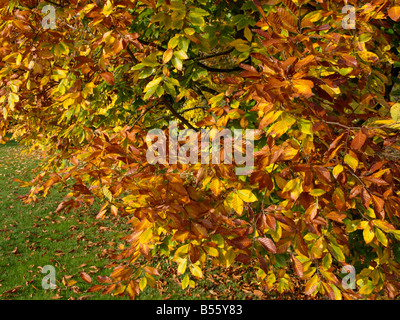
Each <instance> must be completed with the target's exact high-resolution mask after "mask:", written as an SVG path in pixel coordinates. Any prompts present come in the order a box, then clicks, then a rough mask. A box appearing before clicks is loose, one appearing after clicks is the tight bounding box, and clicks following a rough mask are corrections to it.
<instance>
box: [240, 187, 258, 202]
mask: <svg viewBox="0 0 400 320" xmlns="http://www.w3.org/2000/svg"><path fill="white" fill-rule="evenodd" d="M236 193H237V194H238V196H239V197H240V199H242V200H243V201H244V202H255V201H257V200H258V199H257V197H256V196H255V195H254V194H253V193H252V192H251V191H250V190H245V189H242V190H238V191H237V192H236Z"/></svg>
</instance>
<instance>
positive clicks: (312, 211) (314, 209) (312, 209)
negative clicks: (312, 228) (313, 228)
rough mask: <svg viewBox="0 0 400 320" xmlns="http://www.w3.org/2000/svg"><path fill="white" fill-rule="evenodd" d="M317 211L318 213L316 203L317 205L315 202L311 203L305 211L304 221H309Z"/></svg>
mask: <svg viewBox="0 0 400 320" xmlns="http://www.w3.org/2000/svg"><path fill="white" fill-rule="evenodd" d="M317 213H318V205H317V203H313V204H312V205H311V206H309V207H308V208H307V210H306V213H305V219H306V221H308V222H310V221H311V220H313V219H314V218H315V216H316V215H317Z"/></svg>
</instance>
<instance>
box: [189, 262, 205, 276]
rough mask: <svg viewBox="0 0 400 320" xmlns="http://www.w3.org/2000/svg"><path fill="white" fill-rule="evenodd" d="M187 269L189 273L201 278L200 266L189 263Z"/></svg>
mask: <svg viewBox="0 0 400 320" xmlns="http://www.w3.org/2000/svg"><path fill="white" fill-rule="evenodd" d="M189 269H190V272H191V274H192V275H193V276H194V277H196V278H203V271H201V269H200V267H199V266H197V265H195V264H191V265H189Z"/></svg>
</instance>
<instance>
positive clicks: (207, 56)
mask: <svg viewBox="0 0 400 320" xmlns="http://www.w3.org/2000/svg"><path fill="white" fill-rule="evenodd" d="M233 50H234V48H231V49H229V50H227V51H223V52H219V53H215V54H209V55H206V56H204V57H197V58H193V59H190V60H194V61H200V60H206V59H211V58H214V57H219V56H223V55H226V54H229V53H231V52H232V51H233Z"/></svg>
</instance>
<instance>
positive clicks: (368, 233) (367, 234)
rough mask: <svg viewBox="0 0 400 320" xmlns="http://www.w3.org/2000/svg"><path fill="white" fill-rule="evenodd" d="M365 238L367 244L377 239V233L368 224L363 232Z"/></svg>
mask: <svg viewBox="0 0 400 320" xmlns="http://www.w3.org/2000/svg"><path fill="white" fill-rule="evenodd" d="M363 237H364V241H365V243H366V244H368V243H370V242H371V241H372V240H373V239H374V237H375V233H374V231H373V230H372V229H371V227H370V226H369V224H368V223H367V224H366V225H365V228H364V230H363Z"/></svg>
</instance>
